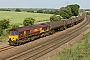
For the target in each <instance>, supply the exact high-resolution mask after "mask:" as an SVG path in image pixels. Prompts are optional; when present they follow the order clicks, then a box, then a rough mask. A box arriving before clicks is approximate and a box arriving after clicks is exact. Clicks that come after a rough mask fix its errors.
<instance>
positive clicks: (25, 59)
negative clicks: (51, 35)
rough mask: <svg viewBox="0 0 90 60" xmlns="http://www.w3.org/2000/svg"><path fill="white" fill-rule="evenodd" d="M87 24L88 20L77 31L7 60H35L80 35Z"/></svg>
mask: <svg viewBox="0 0 90 60" xmlns="http://www.w3.org/2000/svg"><path fill="white" fill-rule="evenodd" d="M88 23H89V20H87V21H86V23H85V24H82V26H79V27H78V28H77V29H75V30H73V31H71V32H70V33H67V34H66V35H62V36H61V35H59V36H58V37H59V38H56V39H52V40H49V41H48V42H46V43H44V44H42V45H40V46H38V47H35V48H33V49H30V50H27V51H25V52H22V53H19V54H16V55H14V56H12V57H9V58H7V60H20V59H21V60H35V59H37V58H39V57H41V56H43V55H45V54H47V53H48V52H50V51H52V50H54V49H55V48H57V47H59V46H61V45H62V44H64V43H66V42H68V41H70V40H71V39H73V38H75V37H76V36H78V35H79V34H81V32H83V31H85V29H87V28H88V27H85V26H86V25H87V24H88Z"/></svg>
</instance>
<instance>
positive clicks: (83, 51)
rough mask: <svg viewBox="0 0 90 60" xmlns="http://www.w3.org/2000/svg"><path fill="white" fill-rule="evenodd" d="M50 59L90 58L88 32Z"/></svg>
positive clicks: (89, 37) (82, 59) (89, 35)
mask: <svg viewBox="0 0 90 60" xmlns="http://www.w3.org/2000/svg"><path fill="white" fill-rule="evenodd" d="M51 60H90V32H89V33H87V34H86V35H85V36H84V38H83V39H81V40H80V41H79V42H78V43H76V44H74V45H73V46H72V47H70V48H68V49H66V50H65V51H63V52H61V53H60V54H58V55H56V56H55V57H52V58H51Z"/></svg>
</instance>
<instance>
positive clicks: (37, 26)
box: [10, 23, 47, 31]
mask: <svg viewBox="0 0 90 60" xmlns="http://www.w3.org/2000/svg"><path fill="white" fill-rule="evenodd" d="M46 26H47V25H46V24H44V23H43V24H38V25H32V26H23V27H18V28H14V29H11V30H10V31H12V30H16V31H24V30H30V29H35V28H41V27H46Z"/></svg>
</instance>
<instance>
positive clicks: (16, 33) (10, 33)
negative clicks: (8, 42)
mask: <svg viewBox="0 0 90 60" xmlns="http://www.w3.org/2000/svg"><path fill="white" fill-rule="evenodd" d="M9 35H18V32H17V31H10V32H9Z"/></svg>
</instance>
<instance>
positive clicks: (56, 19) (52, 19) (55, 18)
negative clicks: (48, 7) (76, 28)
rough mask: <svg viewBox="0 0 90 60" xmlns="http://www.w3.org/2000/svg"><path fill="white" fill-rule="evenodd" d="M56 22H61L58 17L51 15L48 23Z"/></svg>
mask: <svg viewBox="0 0 90 60" xmlns="http://www.w3.org/2000/svg"><path fill="white" fill-rule="evenodd" d="M58 20H61V16H59V15H53V16H51V17H50V21H51V22H52V21H58Z"/></svg>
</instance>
